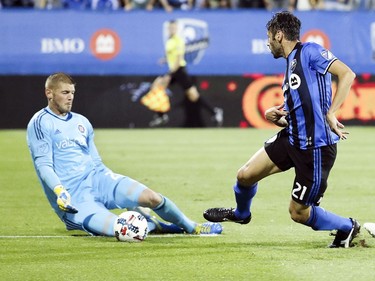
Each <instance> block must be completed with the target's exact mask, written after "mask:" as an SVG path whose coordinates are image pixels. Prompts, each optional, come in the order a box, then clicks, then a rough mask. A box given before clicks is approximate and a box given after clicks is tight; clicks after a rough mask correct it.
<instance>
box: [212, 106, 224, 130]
mask: <svg viewBox="0 0 375 281" xmlns="http://www.w3.org/2000/svg"><path fill="white" fill-rule="evenodd" d="M214 112H215V113H214V115H213V116H212V119H213V120H214V121H215V123H216V125H217V126H218V127H221V126H222V125H223V121H224V112H223V110H222V109H221V108H219V107H215V108H214Z"/></svg>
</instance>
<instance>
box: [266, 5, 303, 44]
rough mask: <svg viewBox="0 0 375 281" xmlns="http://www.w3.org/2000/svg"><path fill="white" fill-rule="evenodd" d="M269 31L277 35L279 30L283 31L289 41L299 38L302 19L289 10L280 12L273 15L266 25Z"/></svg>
mask: <svg viewBox="0 0 375 281" xmlns="http://www.w3.org/2000/svg"><path fill="white" fill-rule="evenodd" d="M266 27H267V31H269V32H271V34H272V36H275V34H276V33H277V31H279V30H280V31H282V32H283V33H284V35H285V37H286V39H287V40H289V41H294V40H299V33H300V30H301V21H300V20H299V19H298V18H297V17H296V16H294V15H293V14H292V13H290V12H288V11H282V12H278V13H276V14H274V15H273V17H272V18H271V20H270V21H269V22H268V23H267V25H266Z"/></svg>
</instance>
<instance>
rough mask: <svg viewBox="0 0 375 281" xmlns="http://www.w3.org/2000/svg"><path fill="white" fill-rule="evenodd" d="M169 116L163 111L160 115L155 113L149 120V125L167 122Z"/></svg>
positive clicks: (153, 125)
mask: <svg viewBox="0 0 375 281" xmlns="http://www.w3.org/2000/svg"><path fill="white" fill-rule="evenodd" d="M168 121H169V117H168V115H167V114H165V113H163V114H162V115H158V114H155V115H154V118H153V119H152V120H151V121H150V123H149V126H150V127H158V126H162V125H165V124H167V123H168Z"/></svg>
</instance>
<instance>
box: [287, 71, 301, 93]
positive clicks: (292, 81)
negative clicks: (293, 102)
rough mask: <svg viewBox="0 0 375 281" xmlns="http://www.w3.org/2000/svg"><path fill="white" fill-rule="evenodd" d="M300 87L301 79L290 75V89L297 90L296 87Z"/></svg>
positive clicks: (295, 75)
mask: <svg viewBox="0 0 375 281" xmlns="http://www.w3.org/2000/svg"><path fill="white" fill-rule="evenodd" d="M300 85H301V78H300V77H299V76H298V75H297V74H295V73H292V75H290V77H289V86H290V88H291V89H293V90H295V89H298V87H299V86H300Z"/></svg>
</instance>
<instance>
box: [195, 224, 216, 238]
mask: <svg viewBox="0 0 375 281" xmlns="http://www.w3.org/2000/svg"><path fill="white" fill-rule="evenodd" d="M222 232H223V227H222V226H221V224H220V223H216V222H215V223H212V222H205V223H202V224H197V226H196V227H195V229H194V232H193V234H198V235H209V234H221V233H222Z"/></svg>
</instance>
